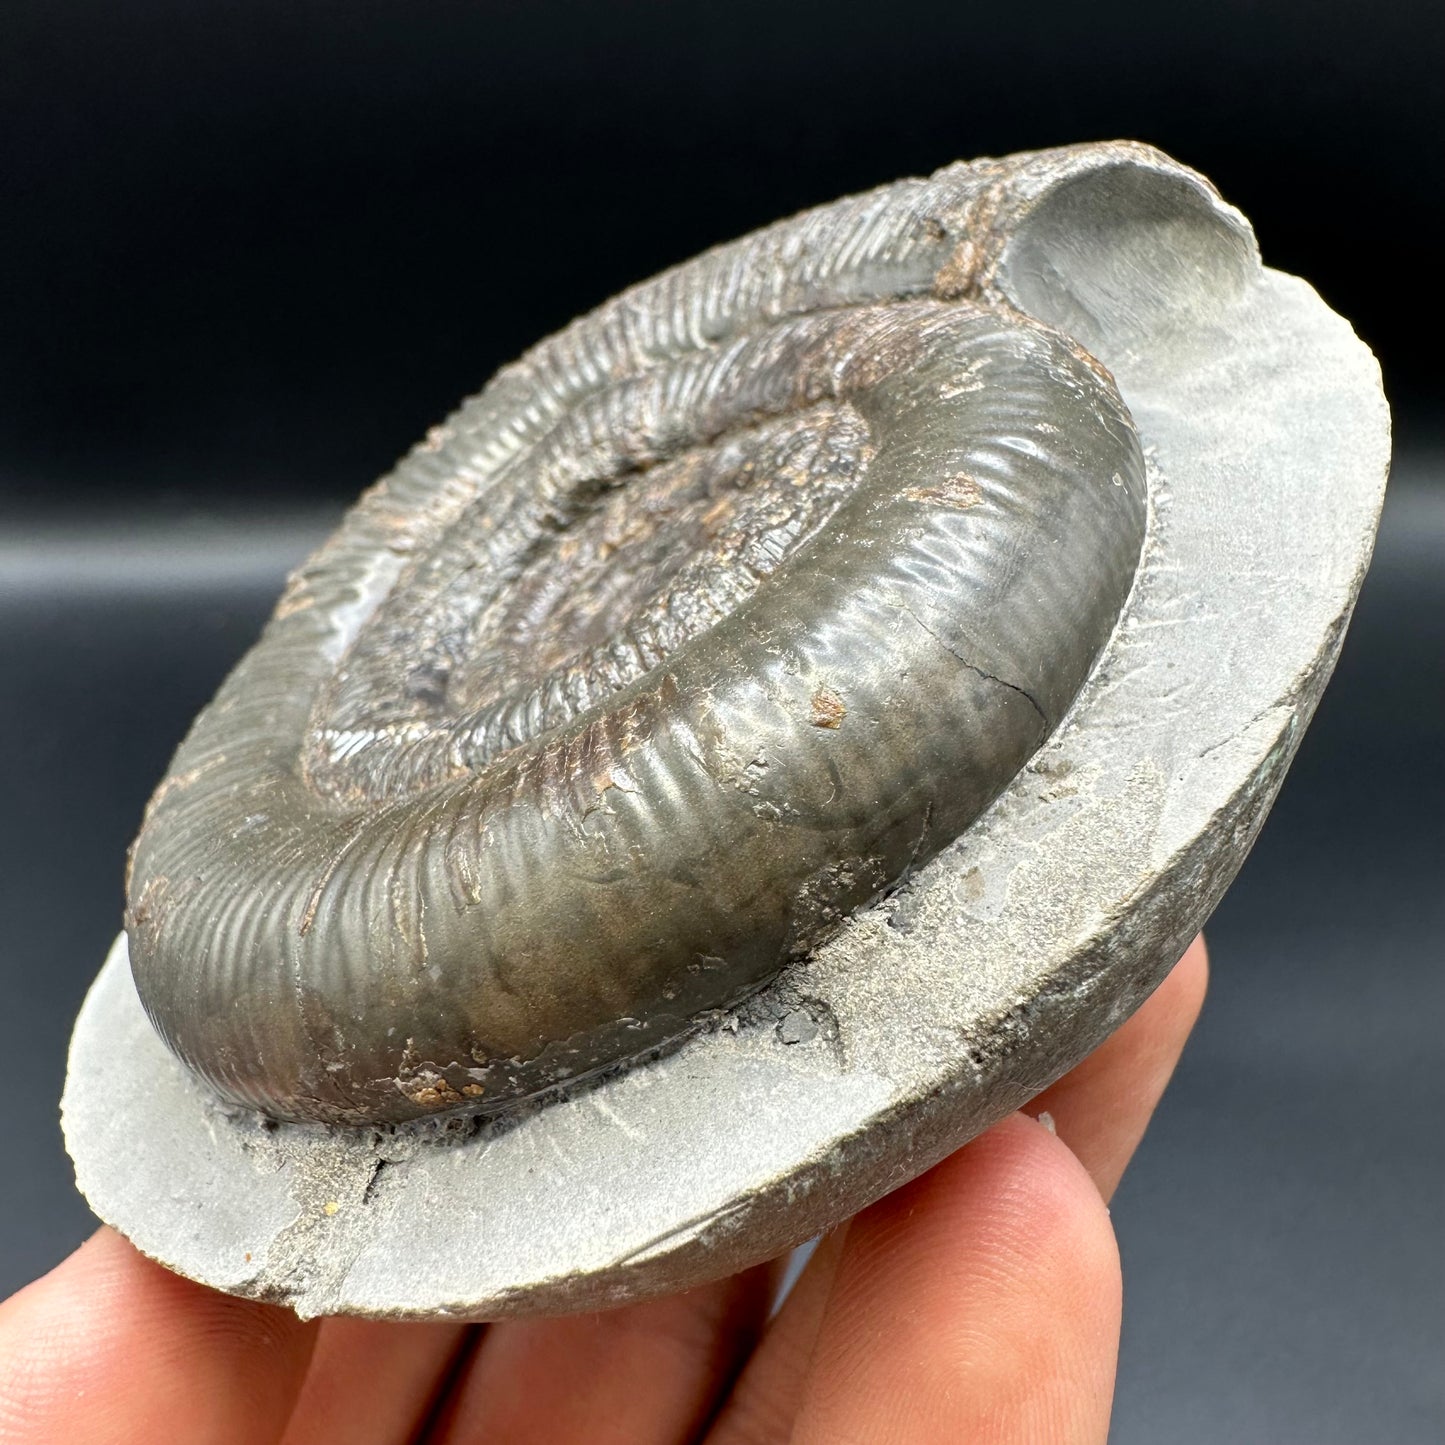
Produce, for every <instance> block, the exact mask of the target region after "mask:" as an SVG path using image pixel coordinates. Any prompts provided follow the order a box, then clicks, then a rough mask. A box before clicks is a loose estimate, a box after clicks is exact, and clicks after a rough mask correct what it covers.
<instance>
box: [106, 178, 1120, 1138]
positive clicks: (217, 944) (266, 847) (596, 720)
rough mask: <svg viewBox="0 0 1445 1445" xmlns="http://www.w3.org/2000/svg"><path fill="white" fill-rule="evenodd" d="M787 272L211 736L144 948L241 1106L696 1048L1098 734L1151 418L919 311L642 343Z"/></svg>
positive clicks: (162, 813)
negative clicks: (705, 322) (1002, 801)
mask: <svg viewBox="0 0 1445 1445" xmlns="http://www.w3.org/2000/svg"><path fill="white" fill-rule="evenodd" d="M858 205H859V203H858V202H856V201H855V202H849V203H846V205H845V204H844V203H840V206H839V207H837V208H833V209H834V211H835V212H836V213H837V214H836V215H835V222H836V224H837V225H839V226H842V225H844V224H845V223H846V224H848V225H852V226H853V227H854V236H855V240H856V234H857V227H858V226H859V225H860V224H861V222H860V221H859V219H858V218H859V215H860V214H861V215H864V216H865V218H866V216H867V215H871V213H865V212H859V210H858ZM847 206H852V207H853V210H852V211H849V210H848V209H847ZM839 218H841V219H839ZM788 224H790V225H792V226H793V227H794V229H795V231H799V230H802V231H806V227H807V226H808V225H816V222H815V221H814V220H813V219H812V218H802V220H801V221H796V222H792V223H788ZM869 224H870V225H874V227H875V229H876V227H877V224H878V223H877V222H876V220H875V221H869ZM892 224H895V225H896V224H897V218H896V217H894V220H893V222H892ZM769 234H770V233H763V237H764V238H766V237H767V236H769ZM909 234H912V233H911V232H909ZM760 244H762V242H760V240H759V238H749V240H747V241H745V242H740V243H737V244H736V246H735V247H733V248H724V250H722V251H720V252H716V253H711V254H710V256H708V257H705V258H702V259H701V260H700V261H699V262H694V263H692V264H691V266H690V267H684V268H680V269H679V271H677V272H674V273H669V274H668V275H667V276H665V277H662V278H659V279H658V281H656V282H653V283H650V289H649V288H640V289H639V290H638V291H637V292H634V293H630V296H629V297H624V298H621V299H620V300H619V301H618V302H614V303H611V306H610V307H609V308H604V309H603V311H601V312H598V313H595V314H594V316H592V317H589V318H585V319H584V320H583V321H581V322H579V323H575V324H574V326H573V327H572V328H570V329H569V330H568V331H566V332H563V333H561V334H560V335H559V337H557V338H554V339H553V340H552V341H551V342H549V343H545V344H544V346H543V347H542V348H539V349H538V351H537V352H534V353H532V354H531V355H530V356H529V357H528V358H524V360H523V361H522V362H521V363H518V365H517V366H516V367H514V368H511V369H509V370H508V371H505V372H503V373H502V374H500V376H499V377H498V379H497V380H496V381H494V382H493V384H492V386H491V387H489V388H488V390H487V391H486V392H484V393H482V396H481V398H479V399H478V401H476V402H474V403H471V404H470V406H469V409H468V410H464V412H463V413H462V414H460V416H459V418H457V419H454V421H453V422H452V423H451V424H449V425H448V427H446V428H442V429H440V430H439V432H438V433H437V434H435V435H434V436H433V438H431V439H430V440H429V441H428V442H427V443H424V444H423V446H422V447H421V448H419V449H418V451H417V452H415V453H413V455H412V457H410V458H409V459H408V460H407V461H406V462H404V463H403V464H402V466H401V467H400V468H399V469H398V471H397V473H395V474H394V475H393V477H392V478H389V479H388V480H387V481H386V482H384V483H383V484H381V486H380V487H379V488H377V489H375V490H374V491H373V492H372V493H371V494H369V495H368V497H366V498H365V499H363V501H362V503H360V504H359V505H358V507H357V508H356V509H355V510H354V511H353V513H352V514H351V516H350V517H349V518H348V520H347V522H346V523H345V524H344V525H343V527H342V529H341V530H340V532H339V533H338V534H337V536H336V537H335V538H334V539H333V540H332V541H331V542H330V543H328V544H327V546H326V547H323V549H322V550H321V551H320V552H319V553H318V554H317V555H316V557H315V558H313V559H312V561H311V562H310V563H308V564H307V566H306V567H305V568H303V569H302V571H301V572H300V573H299V574H298V575H297V577H296V578H295V579H293V582H292V585H291V586H290V587H289V588H288V591H287V594H286V595H285V596H284V597H283V599H282V601H281V603H280V604H279V606H278V608H277V611H276V614H275V616H274V617H273V619H272V621H271V623H270V624H269V625H268V627H267V630H266V632H265V634H264V635H263V638H262V640H261V642H260V643H259V644H258V645H257V647H256V648H255V649H253V651H252V652H251V653H250V654H248V656H247V657H246V658H245V659H244V660H243V661H242V663H241V664H240V666H239V667H238V668H237V669H236V671H235V672H234V673H233V674H232V676H231V677H230V678H229V679H228V680H227V682H226V683H225V684H224V685H223V687H222V689H221V691H220V693H219V694H218V696H217V698H216V700H215V701H214V702H213V703H212V704H211V705H210V707H208V708H207V710H206V711H205V712H203V713H202V715H201V717H200V718H199V719H198V720H197V722H196V724H195V726H194V728H193V729H192V732H191V734H190V736H189V737H188V738H187V739H186V741H185V743H184V744H183V745H182V747H181V749H180V751H179V752H178V754H177V756H176V758H175V760H174V762H173V764H172V767H171V771H170V773H169V775H168V776H167V778H166V780H165V781H164V782H163V783H162V785H161V787H160V789H159V790H158V791H157V793H156V796H155V798H154V799H153V800H152V804H151V807H150V809H149V810H148V814H147V818H146V821H145V824H144V826H143V828H142V831H141V834H140V836H139V838H138V839H137V842H136V845H135V848H134V850H133V859H132V874H131V879H130V884H129V907H128V918H127V928H128V932H129V935H130V943H131V960H132V967H133V970H134V974H135V979H136V983H137V987H138V989H139V992H140V995H141V998H142V1001H143V1003H144V1004H145V1006H146V1009H147V1011H148V1013H149V1015H150V1017H151V1019H152V1021H153V1022H154V1024H155V1026H156V1028H157V1029H158V1031H159V1032H160V1034H161V1035H162V1037H163V1038H164V1039H165V1040H166V1042H167V1043H168V1044H169V1046H170V1047H171V1048H172V1049H173V1050H174V1051H175V1052H176V1053H177V1054H178V1055H179V1056H180V1057H181V1058H182V1059H183V1060H184V1061H185V1062H186V1064H187V1065H189V1066H190V1067H191V1068H192V1069H193V1070H194V1071H195V1072H196V1073H198V1074H199V1075H200V1076H201V1077H203V1078H204V1079H206V1080H207V1081H208V1082H209V1083H210V1084H211V1085H212V1086H213V1087H214V1088H215V1089H216V1090H218V1091H219V1092H220V1093H221V1094H222V1095H223V1096H225V1097H226V1098H228V1099H231V1100H233V1101H236V1102H239V1103H242V1104H245V1105H248V1106H251V1107H255V1108H258V1109H261V1110H264V1111H265V1112H267V1113H269V1114H271V1115H273V1116H276V1117H281V1118H288V1119H312V1120H323V1121H328V1122H334V1123H352V1124H357V1123H369V1122H375V1123H382V1122H395V1121H401V1120H405V1119H409V1118H414V1117H417V1116H420V1115H425V1114H429V1113H436V1112H446V1111H450V1110H463V1109H465V1110H478V1109H493V1108H499V1107H504V1106H506V1105H507V1104H509V1103H511V1102H514V1101H516V1100H517V1099H519V1098H523V1097H526V1096H528V1095H530V1094H533V1093H536V1092H537V1091H539V1090H542V1089H546V1088H548V1087H550V1086H552V1085H555V1084H557V1083H560V1082H563V1081H566V1080H568V1079H574V1078H577V1077H580V1076H584V1075H586V1074H588V1073H590V1072H593V1071H595V1070H597V1069H599V1068H602V1067H605V1066H607V1065H609V1064H614V1063H618V1062H621V1061H624V1060H626V1059H628V1058H631V1057H634V1056H636V1055H638V1054H640V1053H642V1052H645V1051H647V1050H649V1049H652V1048H655V1047H657V1046H659V1045H661V1044H665V1043H667V1042H668V1041H670V1040H673V1039H676V1038H677V1037H679V1036H681V1035H683V1034H685V1033H686V1032H687V1030H689V1029H690V1028H692V1027H694V1026H695V1025H696V1021H697V1020H698V1019H699V1017H700V1016H703V1015H706V1014H707V1013H708V1012H709V1011H711V1010H716V1009H719V1008H724V1007H726V1006H728V1005H730V1004H732V1003H735V1002H736V1001H738V1000H739V999H740V998H742V997H744V996H745V995H747V994H748V993H749V992H751V991H752V990H754V989H755V988H757V987H758V986H759V985H760V984H762V983H764V982H766V981H767V980H768V979H769V978H771V977H772V976H774V975H775V974H776V973H777V971H778V970H779V969H780V968H781V967H782V966H783V965H784V964H785V963H786V962H787V961H788V960H789V959H790V958H793V957H797V956H799V955H801V954H804V953H806V952H807V950H808V949H810V948H812V947H813V946H815V945H816V944H817V943H818V942H820V941H821V940H822V939H824V938H825V937H826V936H827V935H828V933H829V932H830V930H831V929H832V928H833V927H835V926H836V925H837V923H838V922H839V921H840V920H841V919H842V918H844V917H845V916H846V915H847V913H848V912H849V911H850V910H852V909H855V908H856V907H858V906H859V905H861V904H863V903H865V902H867V901H868V900H869V899H870V898H872V897H874V896H876V895H877V894H878V893H879V892H880V891H882V890H884V889H886V888H888V887H889V886H891V885H892V884H894V883H896V882H897V881H898V880H899V879H900V878H901V877H902V876H903V875H904V874H905V873H906V872H907V871H908V870H909V869H910V868H913V867H916V866H918V865H919V864H921V863H922V862H924V861H926V859H927V858H929V857H930V856H931V855H932V854H933V853H934V852H936V851H937V850H938V849H939V848H940V847H942V846H944V845H946V844H947V843H949V842H950V841H952V840H953V839H954V838H956V837H957V836H958V835H959V834H960V833H961V832H962V831H963V830H964V829H965V828H967V826H968V825H969V823H971V822H972V821H973V820H974V819H975V818H976V817H977V816H978V815H979V813H980V812H982V811H983V809H984V808H986V807H987V806H988V804H989V803H990V802H991V801H992V800H993V799H994V798H995V797H996V796H997V795H998V793H999V792H1000V791H1001V790H1002V789H1003V788H1004V786H1006V784H1007V783H1008V782H1009V780H1010V779H1011V778H1012V777H1013V776H1014V775H1015V774H1016V773H1017V771H1018V769H1019V768H1020V767H1021V766H1022V765H1023V764H1024V763H1025V762H1026V761H1027V759H1028V758H1029V756H1031V754H1032V753H1033V752H1034V751H1035V750H1036V749H1037V747H1038V746H1039V744H1040V743H1041V742H1042V741H1043V740H1044V738H1045V737H1046V736H1047V735H1048V733H1049V732H1050V731H1051V730H1052V728H1053V727H1055V726H1056V725H1057V724H1058V722H1059V720H1060V719H1061V717H1062V716H1063V714H1064V712H1065V711H1066V710H1067V708H1068V706H1069V704H1070V702H1071V701H1072V699H1073V697H1074V695H1075V694H1076V692H1077V691H1078V688H1079V687H1080V686H1081V685H1082V683H1083V681H1084V679H1085V677H1086V676H1087V675H1088V672H1089V670H1090V668H1091V667H1092V665H1093V662H1094V660H1095V658H1096V657H1097V655H1098V653H1099V651H1100V650H1101V648H1102V646H1103V644H1104V642H1105V640H1106V638H1107V637H1108V634H1109V632H1110V631H1111V629H1112V627H1113V625H1114V622H1115V620H1116V618H1117V616H1118V614H1119V611H1120V608H1121V607H1122V605H1123V601H1124V598H1125V596H1126V594H1127V592H1128V589H1129V586H1130V584H1131V582H1132V578H1133V575H1134V571H1135V568H1136V565H1137V559H1138V555H1139V549H1140V546H1141V543H1142V538H1143V531H1144V517H1145V485H1144V471H1143V463H1142V460H1141V457H1140V452H1139V446H1138V442H1137V438H1136V436H1135V434H1134V430H1133V427H1132V425H1131V423H1130V421H1129V418H1128V415H1127V412H1126V410H1125V408H1124V406H1123V403H1122V401H1121V400H1120V399H1119V397H1118V394H1117V392H1116V391H1115V389H1114V387H1113V384H1112V382H1111V380H1110V379H1109V378H1108V376H1107V374H1105V373H1104V372H1103V371H1102V368H1100V367H1098V366H1097V364H1096V363H1094V362H1093V361H1092V360H1091V359H1090V358H1089V357H1087V356H1086V355H1085V354H1084V353H1082V352H1081V350H1080V349H1079V348H1078V347H1077V346H1075V345H1074V344H1073V343H1072V342H1070V341H1069V340H1068V339H1067V338H1064V337H1062V336H1060V335H1058V334H1057V333H1054V332H1052V331H1049V330H1048V329H1046V328H1045V327H1043V326H1041V325H1039V324H1037V323H1034V322H1032V321H1029V320H1028V319H1026V318H1022V317H1019V316H1017V315H1014V314H1012V313H1007V312H1004V311H1000V310H990V309H986V308H984V307H981V306H978V305H975V304H973V303H971V302H965V301H944V300H936V299H930V298H927V297H923V296H912V295H907V294H904V295H893V294H888V293H889V291H891V290H896V289H900V288H898V287H897V286H896V281H897V278H896V276H895V277H893V278H892V280H893V282H894V283H895V284H894V285H893V286H892V287H889V288H885V295H884V297H883V299H876V300H872V299H867V300H859V299H856V298H851V299H849V300H848V302H847V304H837V302H836V301H835V300H834V297H833V293H828V294H827V295H826V296H824V297H823V299H822V300H818V299H817V297H816V295H815V296H814V297H813V298H812V301H810V298H809V296H808V295H807V294H806V293H804V294H802V297H801V300H795V304H794V306H793V312H792V314H788V313H787V312H786V311H784V314H776V313H777V311H778V310H779V309H780V308H779V307H778V306H777V305H776V296H778V295H782V294H785V293H784V292H783V291H781V290H775V291H774V292H773V293H769V294H771V295H773V296H774V298H775V300H774V302H773V303H768V302H767V297H766V296H764V295H762V293H759V294H758V295H755V296H754V297H753V298H752V299H751V302H750V305H751V311H749V309H748V305H747V304H744V302H741V301H738V300H737V296H736V294H734V303H735V307H734V310H735V314H733V315H732V316H731V317H730V318H724V319H721V320H720V319H719V318H718V317H717V316H716V315H712V320H711V322H710V323H709V325H710V330H711V332H712V333H716V334H709V335H705V336H699V335H697V334H695V333H696V331H697V328H696V327H694V328H692V329H691V330H692V334H689V328H688V327H687V326H685V325H679V324H676V323H675V321H669V322H667V325H668V326H671V328H672V331H673V332H674V333H676V334H673V335H670V336H666V337H662V338H661V339H659V336H658V334H657V330H656V329H654V330H653V331H651V332H648V334H647V335H646V336H640V335H639V331H640V328H642V327H643V325H644V322H643V321H642V320H640V319H639V317H648V316H651V317H653V318H654V325H655V327H659V326H661V325H662V324H661V323H656V322H655V318H656V317H657V316H658V315H663V316H667V315H669V314H674V315H675V314H676V313H677V311H678V305H679V303H678V299H677V298H678V297H679V296H682V297H692V298H694V309H696V307H697V306H698V305H701V303H699V302H696V297H697V296H698V295H703V296H708V297H711V300H709V301H708V305H710V306H712V308H713V311H714V312H715V311H716V310H717V307H718V306H719V304H720V303H718V302H717V300H716V297H715V295H713V293H712V292H711V291H709V289H708V288H709V287H713V288H714V289H715V288H716V275H717V273H718V269H719V268H720V267H725V266H726V265H728V264H735V263H736V262H737V254H738V253H742V254H744V256H746V249H747V247H749V246H752V247H754V249H755V250H756V248H757V247H758V246H759V245H760ZM818 244H821V242H819V243H818ZM830 244H832V245H833V246H834V247H835V248H838V247H841V246H842V242H841V241H840V240H839V239H838V238H837V237H836V236H835V237H834V239H833V241H832V242H831V243H830ZM856 249H857V248H856V245H855V252H856ZM901 249H902V253H903V254H905V255H907V256H912V253H911V252H908V251H907V248H906V247H904V248H901ZM729 253H733V255H732V260H731V261H729ZM900 264H901V263H900ZM909 264H910V265H917V264H918V263H917V258H914V259H913V260H910V262H909ZM709 268H711V269H709ZM874 269H875V270H877V263H876V262H875V264H874ZM679 278H680V279H679ZM835 290H836V288H835ZM814 291H815V292H816V291H817V287H816V286H815V287H814ZM668 297H671V298H672V300H671V303H670V304H671V307H672V311H671V313H669V312H668V311H667V310H666V309H665V308H663V307H662V305H661V302H662V301H663V300H666V299H667V298H668ZM814 302H815V303H816V304H814ZM825 303H826V304H825ZM628 308H630V310H629V309H628ZM619 317H621V320H620V321H619ZM628 328H631V331H630V333H629V331H628ZM662 329H666V328H665V327H663V328H662ZM619 332H621V334H622V335H623V338H624V339H623V342H621V343H619V342H618V341H617V335H618V333H619ZM609 345H610V346H611V351H610V353H609V352H608V347H609ZM628 347H630V348H631V361H630V363H629V364H619V361H618V353H619V352H620V351H624V350H626V349H627V348H628ZM559 377H560V378H561V380H560V381H559V380H558V378H559Z"/></svg>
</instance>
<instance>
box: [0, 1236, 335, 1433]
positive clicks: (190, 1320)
mask: <svg viewBox="0 0 1445 1445" xmlns="http://www.w3.org/2000/svg"><path fill="white" fill-rule="evenodd" d="M315 1332H316V1331H315V1326H314V1325H308V1324H303V1323H302V1322H301V1321H300V1320H298V1319H297V1318H296V1316H295V1315H294V1314H292V1313H291V1312H290V1311H289V1310H285V1309H280V1308H278V1307H276V1306H274V1305H264V1304H257V1303H256V1302H254V1301H252V1300H240V1299H234V1298H232V1297H231V1296H229V1295H223V1294H217V1293H216V1292H215V1291H214V1290H210V1289H207V1288H206V1287H205V1286H204V1285H198V1284H194V1283H192V1282H191V1281H190V1280H185V1279H182V1278H181V1277H180V1276H179V1275H174V1274H171V1273H170V1272H169V1271H168V1270H165V1269H162V1268H161V1266H160V1265H158V1264H156V1263H154V1262H153V1261H151V1260H148V1259H146V1258H145V1257H144V1256H143V1255H141V1254H140V1253H138V1252H137V1251H136V1250H135V1249H134V1248H132V1246H131V1245H130V1244H128V1243H127V1242H126V1241H125V1240H123V1239H122V1238H121V1237H120V1236H119V1235H118V1234H115V1233H113V1232H112V1231H111V1230H109V1229H101V1230H99V1231H98V1232H97V1233H96V1234H94V1235H92V1236H91V1238H90V1239H89V1240H87V1241H86V1243H85V1244H83V1245H82V1246H81V1247H80V1248H79V1249H78V1250H76V1252H75V1253H74V1254H72V1255H71V1256H70V1258H69V1259H67V1260H65V1261H64V1262H63V1263H62V1264H60V1265H58V1266H57V1267H56V1268H55V1269H53V1270H52V1271H51V1272H50V1273H49V1274H48V1275H46V1276H45V1277H44V1278H43V1279H40V1280H37V1281H36V1282H35V1283H34V1284H32V1285H30V1286H28V1287H27V1288H26V1289H23V1290H21V1291H20V1293H19V1294H17V1295H15V1296H14V1297H13V1298H12V1299H9V1300H7V1301H6V1302H5V1303H4V1304H3V1305H0V1438H3V1439H4V1440H6V1441H10V1440H15V1441H20V1442H24V1445H52V1442H53V1445H75V1442H76V1441H80V1440H97V1441H99V1440H103V1441H105V1442H106V1445H131V1442H134V1445H154V1442H155V1441H157V1440H185V1441H196V1442H205V1445H262V1442H265V1445H274V1442H275V1441H276V1440H277V1439H278V1438H279V1436H280V1434H281V1431H282V1429H283V1428H284V1427H285V1424H286V1418H287V1416H288V1415H289V1414H290V1413H291V1407H292V1405H293V1403H294V1402H295V1399H296V1394H297V1391H298V1390H299V1388H300V1386H301V1380H302V1377H303V1375H304V1374H305V1371H306V1365H307V1361H308V1359H309V1358H310V1355H311V1347H312V1341H313V1338H314V1336H315Z"/></svg>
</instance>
